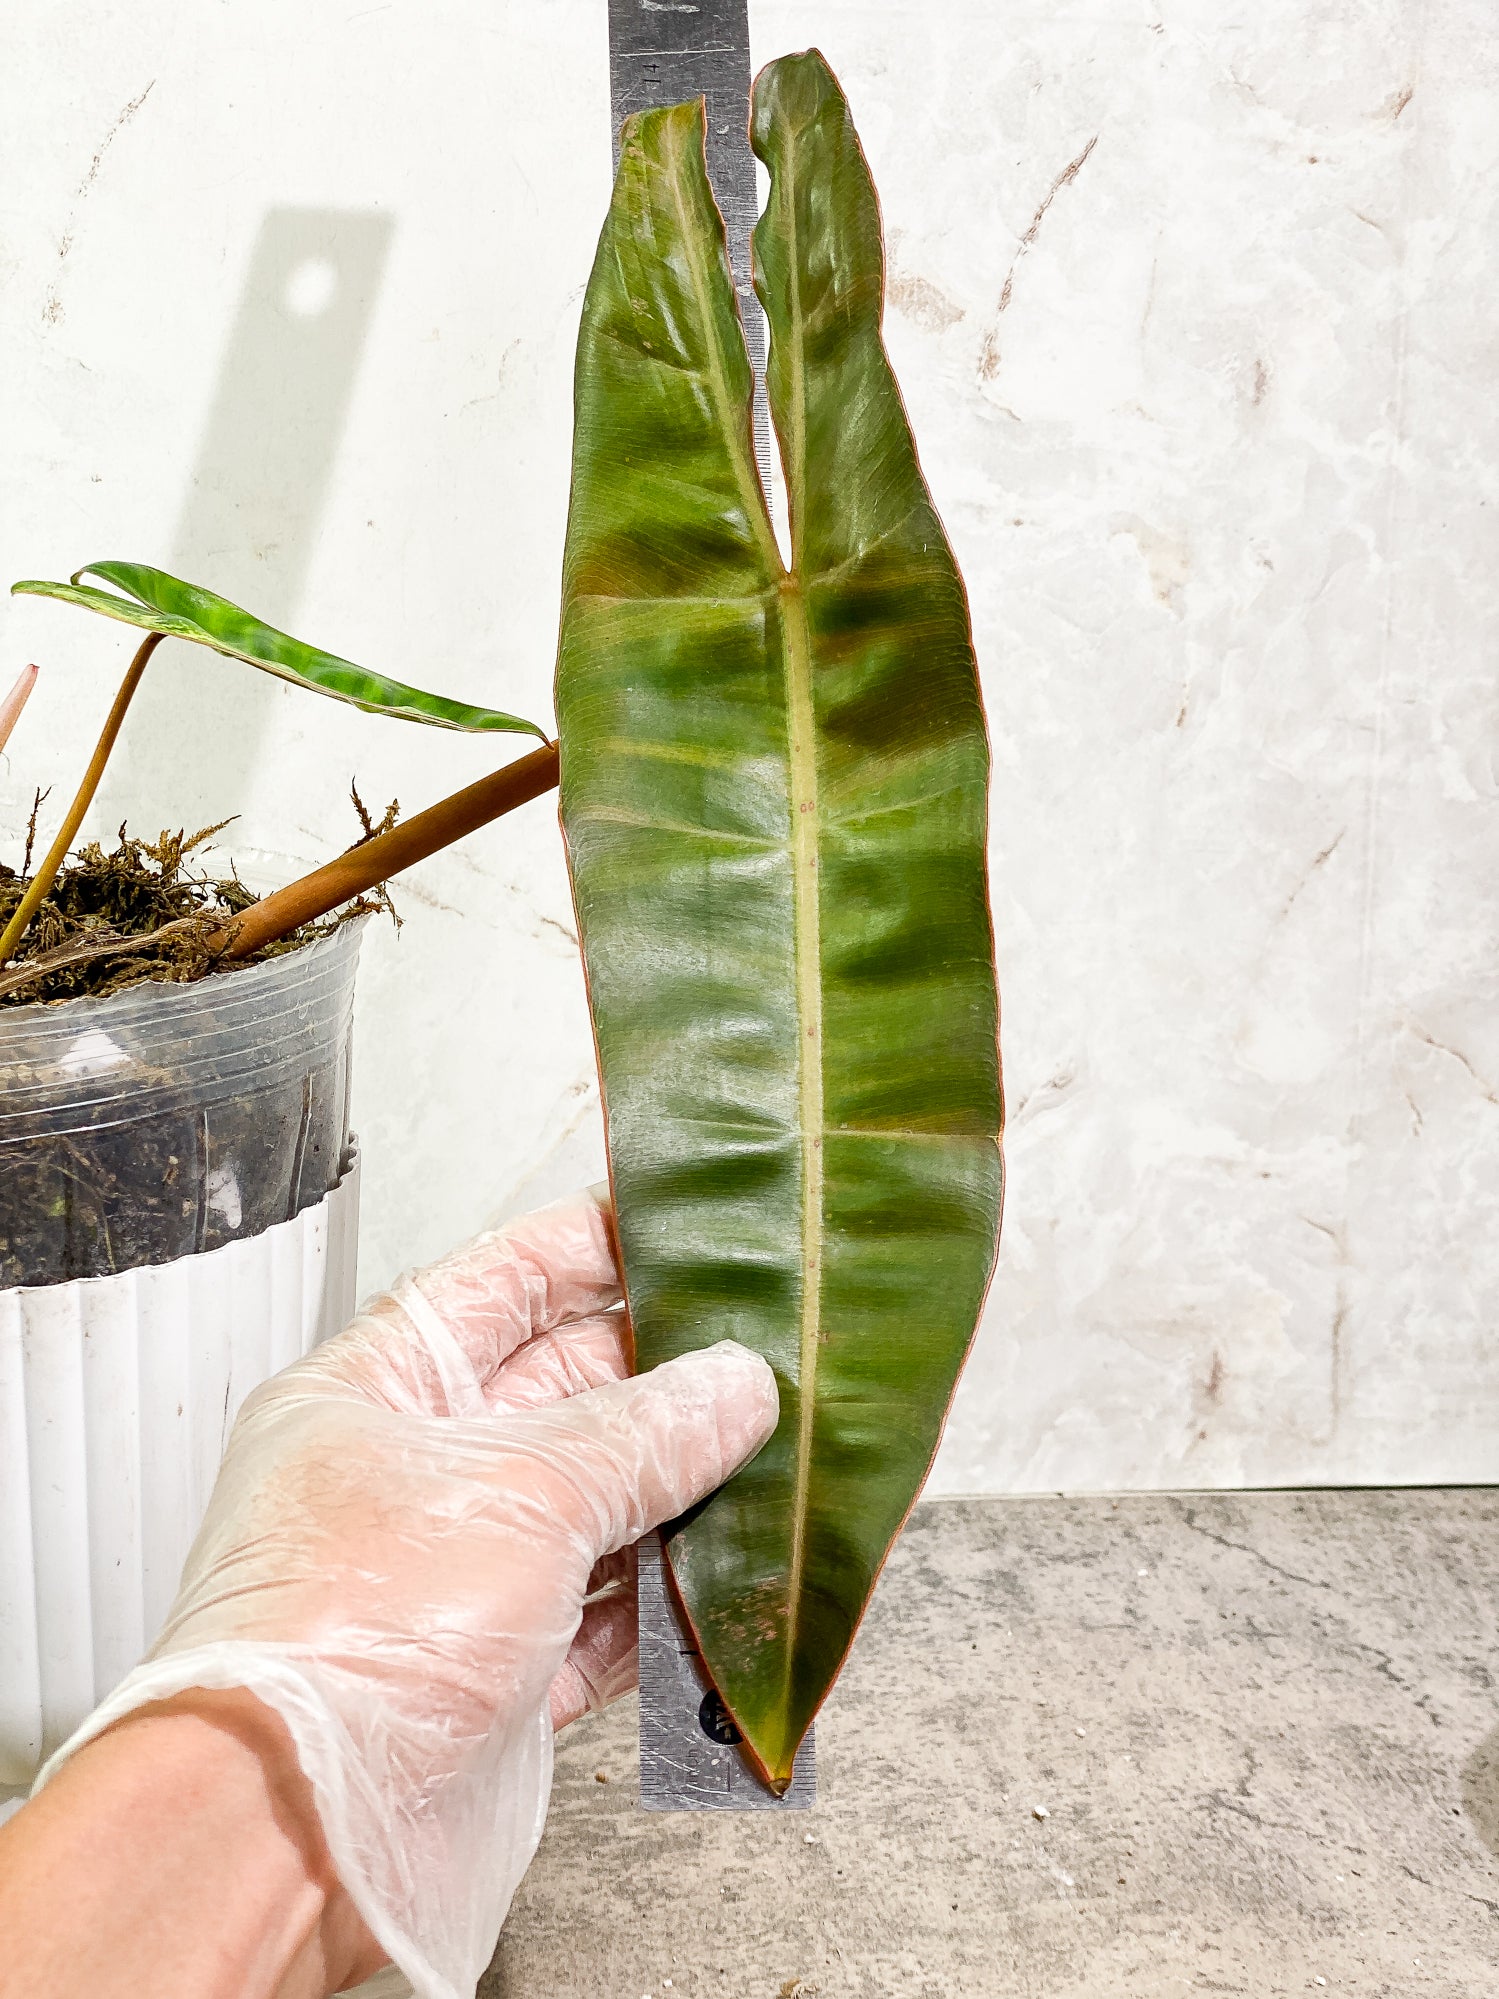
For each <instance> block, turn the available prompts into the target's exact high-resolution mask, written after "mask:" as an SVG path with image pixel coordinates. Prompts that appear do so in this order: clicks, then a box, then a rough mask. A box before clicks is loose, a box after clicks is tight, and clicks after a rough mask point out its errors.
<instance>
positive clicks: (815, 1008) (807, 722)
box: [775, 135, 825, 1707]
mask: <svg viewBox="0 0 1499 1999" xmlns="http://www.w3.org/2000/svg"><path fill="white" fill-rule="evenodd" d="M794 152H795V144H794V139H792V138H791V137H790V136H789V135H788V140H787V143H786V145H785V147H784V149H783V151H782V155H781V159H780V162H779V171H778V172H777V173H776V175H775V182H776V188H775V192H776V194H777V196H778V198H779V199H780V202H781V211H782V227H783V236H782V240H783V242H784V244H785V247H786V323H787V340H786V348H787V395H786V404H787V407H786V411H785V417H786V433H787V434H786V437H785V440H784V442H785V452H784V458H785V469H786V499H787V512H788V516H789V520H790V525H791V565H790V573H789V575H788V577H787V580H786V582H785V584H784V585H783V586H782V617H783V625H784V630H785V634H786V721H787V740H788V744H789V750H790V779H791V782H790V792H791V871H792V883H793V894H794V897H795V905H794V922H793V941H794V949H795V954H796V1017H797V1070H798V1083H797V1106H798V1109H797V1115H798V1123H799V1125H800V1129H801V1153H802V1159H801V1165H802V1203H801V1208H802V1212H801V1234H802V1308H801V1326H800V1335H799V1340H798V1355H797V1427H796V1452H795V1458H794V1469H793V1475H792V1480H793V1482H792V1500H791V1555H790V1560H789V1562H788V1564H787V1578H786V1599H787V1608H786V1639H785V1649H784V1652H783V1655H782V1656H783V1661H784V1664H783V1669H782V1670H783V1681H782V1692H783V1702H784V1703H785V1705H786V1706H787V1707H789V1704H790V1696H791V1679H792V1663H793V1661H794V1660H795V1658H796V1644H797V1637H798V1635H799V1630H800V1622H801V1608H802V1597H803V1581H804V1577H805V1572H806V1559H807V1513H808V1494H809V1489H810V1485H811V1472H812V1446H813V1438H814V1434H815V1429H816V1416H817V1359H818V1352H819V1348H820V1345H821V1334H822V1236H823V1156H822V1136H823V1133H822V1127H823V1118H824V1115H825V1109H824V1102H823V1074H822V1064H823V1041H822V925H821V912H820V910H819V908H818V883H817V860H818V847H819V840H820V819H821V813H820V811H819V798H818V785H817V735H816V715H815V712H814V708H813V703H812V647H811V640H810V635H809V633H808V629H807V606H806V583H805V577H804V573H803V570H802V563H801V548H802V532H803V528H804V524H805V520H806V501H807V491H806V485H807V482H806V449H807V442H806V440H807V423H806V375H805V367H804V361H803V355H804V348H803V341H802V332H803V318H802V301H801V283H800V264H799V261H798V248H797V233H796V180H795V175H794V172H793V167H792V161H793V157H794Z"/></svg>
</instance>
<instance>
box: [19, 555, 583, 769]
mask: <svg viewBox="0 0 1499 1999" xmlns="http://www.w3.org/2000/svg"><path fill="white" fill-rule="evenodd" d="M83 576H98V577H102V578H103V580H104V581H105V582H106V583H113V584H114V585H116V587H117V588H118V589H120V590H123V591H126V592H127V593H128V594H127V595H126V596H123V597H121V596H116V595H115V592H114V591H113V590H96V589H94V588H93V587H92V585H90V584H87V583H81V582H80V581H79V578H80V577H83ZM10 587H11V594H12V595H13V596H14V595H19V596H25V597H56V598H57V599H58V600H59V601H60V602H61V603H64V604H81V605H82V606H83V608H84V609H85V610H86V611H98V612H100V613H101V614H102V615H103V616H104V617H106V618H118V619H119V621H120V623H121V624H124V625H138V626H140V627H141V629H142V630H144V631H148V632H162V633H164V634H165V635H166V637H168V638H173V639H187V640H189V641H190V642H191V643H192V644H193V645H200V646H211V647H212V649H213V650H214V651H215V652H221V653H224V654H225V655H226V656H227V657H228V658H230V659H242V660H245V661H247V662H248V664H249V665H251V666H258V667H261V668H263V670H264V671H265V672H267V673H274V674H275V675H276V676H277V678H278V679H280V680H290V681H292V682H293V683H294V684H295V685H297V686H299V687H312V688H315V689H316V690H317V692H318V693H319V694H329V695H331V696H332V697H333V699H334V700H335V701H347V702H348V703H349V705H350V706H351V707H354V708H362V709H363V710H364V711H365V713H366V714H369V715H395V716H398V717H399V718H400V719H401V720H403V721H407V722H427V723H430V724H431V725H432V726H433V727H435V728H438V729H463V730H465V731H467V732H468V733H469V734H471V735H472V734H480V733H483V732H486V731H503V732H505V733H507V734H510V735H519V736H539V737H540V738H541V740H542V741H543V742H547V741H548V740H549V738H548V736H547V733H546V730H545V729H542V728H540V727H538V725H537V724H536V723H535V722H527V721H525V720H524V719H523V718H522V717H521V716H519V715H506V714H504V713H503V712H502V711H501V710H500V709H497V708H475V707H473V706H471V705H470V704H469V703H468V702H467V701H449V700H447V699H446V697H445V696H443V695H441V694H427V693H425V692H424V691H423V690H422V689H421V688H420V687H408V686H407V685H406V684H405V682H404V681H400V680H387V679H386V677H385V675H384V674H383V673H371V672H370V671H369V670H368V669H367V668H366V667H362V666H356V665H355V664H354V662H353V661H352V660H350V659H340V658H339V657H338V655H337V654H336V653H331V652H319V651H318V649H317V647H316V646H310V645H305V644H304V643H303V642H302V640H301V639H294V638H292V637H290V636H289V634H287V633H286V632H278V631H276V630H275V628H274V627H273V626H271V625H263V624H262V623H261V622H260V620H259V619H258V618H252V617H251V616H250V613H249V612H248V611H242V610H241V609H240V608H239V606H238V605H237V604H231V603H229V602H228V601H227V599H225V598H223V597H216V596H215V595H214V594H213V592H212V591H211V590H200V589H198V588H197V587H196V585H194V584H192V583H183V582H182V581H181V580H180V579H179V578H178V577H176V576H168V575H167V573H166V572H165V570H162V569H152V568H149V567H148V566H147V565H146V564H145V563H143V562H90V563H88V564H86V565H85V567H84V568H82V569H79V570H77V571H75V573H74V576H73V580H72V582H71V583H41V582H32V581H28V582H23V583H12V585H11V586H10ZM132 600H133V601H132Z"/></svg>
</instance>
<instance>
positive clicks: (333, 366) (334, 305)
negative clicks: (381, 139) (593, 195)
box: [101, 208, 394, 832]
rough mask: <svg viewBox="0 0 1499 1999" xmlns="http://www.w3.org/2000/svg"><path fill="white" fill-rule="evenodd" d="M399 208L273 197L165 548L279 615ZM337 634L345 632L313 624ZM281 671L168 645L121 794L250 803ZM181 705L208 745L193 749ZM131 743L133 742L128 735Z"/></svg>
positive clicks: (217, 805)
mask: <svg viewBox="0 0 1499 1999" xmlns="http://www.w3.org/2000/svg"><path fill="white" fill-rule="evenodd" d="M393 228H394V223H393V220H392V218H391V217H390V216H388V215H377V214H373V213H370V212H367V211H363V210H358V209H336V208H276V209H272V210H271V211H270V213H269V214H268V215H267V216H266V218H265V220H264V222H263V223H262V224H261V227H260V233H259V235H258V237H257V238H256V243H255V249H254V253H253V254H252V256H251V258H250V267H249V271H248V273H247V275H246V278H245V287H244V291H243V293H242V295H241V297H240V302H239V309H238V311H237V313H236V315H235V319H234V324H233V326H232V328H231V330H230V333H229V338H228V342H227V344H226V346H225V349H224V355H223V360H222V362H221V364H220V368H219V379H218V386H217V388H216V389H215V391H214V397H213V403H212V406H211V407H210V410H209V413H208V421H207V424H206V425H205V428H204V431H203V437H202V441H201V443H200V444H199V447H198V456H197V461H196V463H195V464H194V466H193V471H192V476H191V478H190V480H189V482H188V487H187V491H186V493H185V495H184V497H183V503H182V511H181V513H180V515H179V517H178V522H177V529H176V534H175V536H174V539H173V542H172V546H171V549H170V550H169V551H166V552H162V551H156V552H154V553H153V552H151V551H142V552H141V553H140V554H139V555H137V552H136V551H135V550H133V549H130V550H122V551H120V553H122V554H126V555H129V556H132V557H134V558H135V559H137V560H146V561H159V562H160V563H161V565H162V566H163V567H164V568H166V569H169V570H171V571H172V573H173V574H174V575H177V576H184V577H186V578H187V579H188V580H189V581H190V582H193V583H201V584H203V585H204V586H205V587H206V588H208V589H211V590H216V591H218V592H219V594H220V595H221V596H224V597H228V598H229V599H230V600H231V601H232V602H233V603H236V604H242V605H243V606H244V607H245V609H246V610H248V611H253V612H254V613H255V614H256V616H257V617H260V618H262V619H264V620H265V621H266V622H267V623H269V624H272V625H278V626H281V627H283V628H285V627H287V626H289V625H292V624H293V622H294V620H295V617H296V613H297V608H298V604H299V602H300V599H301V596H302V591H303V587H304V585H305V583H306V580H307V573H308V569H309V567H310V564H311V561H312V557H313V554H314V552H315V549H316V546H317V537H318V532H319V529H320V527H321V524H322V515H323V507H324V504H325V501H326V498H327V493H328V486H329V482H330V479H331V477H332V473H333V466H334V462H335V460H336V458H337V455H338V448H339V443H340V440H341V438H342V435H343V430H344V425H345V422H346V420H347V417H348V411H349V402H350V398H351V396H352V393H353V388H354V381H355V377H356V376H357V374H358V370H359V361H360V356H361V353H362V351H363V348H364V342H365V336H366V334H367V332H368V330H369V324H370V320H371V318H372V317H373V313H374V306H375V300H376V298H377V296H378V294H379V289H380V283H381V279H382V277H383V274H384V269H385V260H386V254H387V252H388V250H389V247H390V238H391V233H392V230H393ZM299 636H302V637H307V638H309V639H311V640H312V642H313V643H315V644H316V643H320V642H321V643H325V644H327V645H329V646H330V647H332V649H334V650H337V634H332V635H329V636H327V637H325V635H324V634H323V633H321V632H309V633H301V634H299ZM280 693H281V689H280V688H279V686H278V685H277V684H276V683H275V682H274V681H272V680H271V679H269V678H268V677H267V676H266V675H264V674H259V673H254V672H251V671H250V670H249V669H247V668H239V667H236V666H235V665H234V664H233V663H232V662H230V661H227V660H220V659H218V658H217V657H216V656H215V655H212V654H208V653H204V652H202V651H200V650H198V649H197V648H190V647H185V646H176V645H168V646H167V647H165V648H164V649H163V651H162V652H161V654H160V656H159V657H158V659H157V660H156V661H155V662H154V663H153V665H152V668H151V671H150V673H149V674H148V675H147V676H146V679H145V681H144V682H143V683H142V687H141V692H140V695H139V696H138V697H137V700H136V702H135V707H134V711H133V713H132V715H131V718H130V727H129V730H128V731H127V735H126V741H127V743H128V744H129V746H130V754H129V755H128V757H126V758H124V759H121V760H120V768H119V775H118V778H117V779H116V780H115V788H116V791H117V798H118V799H119V801H120V802H119V803H117V802H116V800H115V799H111V798H110V797H109V795H108V791H106V794H105V797H104V800H103V803H102V808H101V816H102V823H103V824H104V825H106V826H113V825H114V824H115V823H116V822H117V820H118V818H119V817H120V816H121V814H122V811H123V800H124V798H125V796H127V795H128V796H129V797H130V798H131V799H132V800H134V801H135V807H134V812H135V815H136V816H141V806H142V804H143V803H144V804H145V811H144V814H143V816H142V817H141V823H142V826H143V827H145V826H146V825H147V823H149V830H150V831H152V832H154V831H155V830H156V828H157V827H158V826H161V825H166V824H172V825H178V824H182V823H192V824H201V823H202V821H203V820H204V819H205V818H210V817H213V818H221V817H223V815H224V814H225V813H228V812H234V811H237V810H238V809H239V807H240V806H241V804H242V803H243V801H244V798H245V795H246V791H247V787H248V784H249V780H250V778H251V776H252V774H253V772H254V770H255V766H256V763H257V760H258V758H259V756H260V752H261V748H262V743H263V739H264V736H265V733H266V730H267V728H268V726H269V722H270V716H271V712H272V707H273V704H274V703H275V702H276V701H277V699H278V698H279V696H280ZM182 716H187V717H190V718H191V731H192V739H193V741H194V742H196V743H201V744H204V745H212V746H213V756H212V758H211V760H210V759H205V758H199V757H196V756H190V755H186V754H184V751H185V747H186V746H185V745H184V743H183V741H182V724H181V721H180V720H179V719H176V718H180V717H182ZM122 747H123V745H122Z"/></svg>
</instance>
